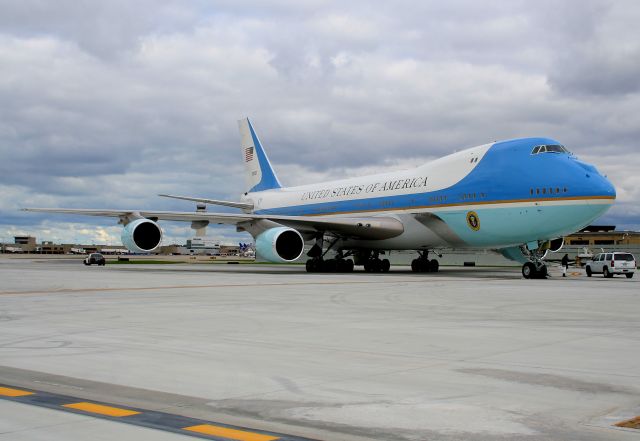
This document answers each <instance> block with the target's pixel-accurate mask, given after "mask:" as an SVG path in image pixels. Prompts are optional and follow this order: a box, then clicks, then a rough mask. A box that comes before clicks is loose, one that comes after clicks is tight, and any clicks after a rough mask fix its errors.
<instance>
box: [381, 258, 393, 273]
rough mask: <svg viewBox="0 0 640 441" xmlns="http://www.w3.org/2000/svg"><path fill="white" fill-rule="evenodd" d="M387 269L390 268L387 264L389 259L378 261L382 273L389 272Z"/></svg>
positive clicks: (389, 263) (389, 264)
mask: <svg viewBox="0 0 640 441" xmlns="http://www.w3.org/2000/svg"><path fill="white" fill-rule="evenodd" d="M389 268H391V262H389V259H382V260H381V261H380V270H381V271H382V272H383V273H388V272H389Z"/></svg>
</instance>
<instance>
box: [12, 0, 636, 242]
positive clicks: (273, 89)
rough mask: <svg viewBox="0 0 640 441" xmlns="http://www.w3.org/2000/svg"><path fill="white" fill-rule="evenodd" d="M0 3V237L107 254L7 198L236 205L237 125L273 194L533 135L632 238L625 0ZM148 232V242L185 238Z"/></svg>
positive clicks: (86, 235) (107, 231) (85, 228)
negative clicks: (560, 151)
mask: <svg viewBox="0 0 640 441" xmlns="http://www.w3.org/2000/svg"><path fill="white" fill-rule="evenodd" d="M345 4H346V6H345ZM0 10H1V11H2V13H1V14H0V158H1V161H0V240H3V241H11V240H12V236H13V235H14V234H19V233H21V234H23V233H30V234H34V235H36V236H37V238H38V240H56V241H64V242H71V241H78V242H80V241H82V242H95V243H105V242H108V243H113V244H116V243H119V235H120V227H118V226H117V225H115V221H114V220H113V219H93V218H88V219H87V218H82V217H77V218H71V219H69V218H68V217H64V216H61V215H38V214H30V213H23V212H20V211H18V209H19V208H20V207H24V206H37V207H78V208H140V209H158V210H193V208H194V207H193V204H191V203H189V202H184V201H172V200H167V199H164V198H158V197H157V196H156V195H157V194H158V193H162V192H170V193H175V194H187V195H194V196H202V197H212V198H224V199H236V198H237V197H238V194H239V192H240V191H241V189H242V182H243V178H242V171H241V167H242V163H241V154H240V151H239V136H238V130H237V122H236V121H237V120H238V119H240V118H242V117H244V116H249V117H250V118H251V119H252V122H253V124H254V127H255V128H256V131H257V132H258V134H259V136H260V138H261V140H262V142H263V144H264V145H265V146H266V148H267V149H268V152H269V155H270V158H271V161H272V162H273V164H274V167H275V168H276V171H277V172H278V175H279V178H280V180H281V181H282V183H283V184H284V185H294V184H302V183H310V182H314V181H320V180H324V179H329V178H331V179H333V178H340V177H343V176H345V175H352V174H365V173H369V172H374V171H375V172H378V171H384V170H387V169H389V168H396V169H397V168H403V167H408V166H412V165H415V164H417V163H420V162H425V161H428V160H430V159H433V158H435V157H438V156H442V155H445V154H448V153H451V152H453V151H454V150H457V149H462V148H466V147H471V146H475V145H479V144H484V143H486V142H488V141H492V140H500V139H508V138H513V137H523V136H548V137H552V138H555V139H558V140H560V141H561V142H562V143H564V144H565V145H566V146H567V147H568V148H569V149H570V150H572V151H573V152H574V153H576V154H577V156H578V157H580V158H581V159H583V160H586V161H588V162H592V163H594V164H595V165H596V166H597V167H598V168H599V169H600V170H601V171H602V172H603V173H605V174H607V175H608V176H609V178H610V179H611V180H612V181H613V183H614V184H615V186H616V188H617V191H618V199H617V202H616V204H615V206H614V207H613V208H612V209H611V210H610V211H609V213H608V214H607V215H605V217H604V218H602V219H600V220H599V222H601V223H607V224H615V225H617V226H618V227H619V228H627V229H640V202H639V199H640V190H639V184H640V177H639V173H638V170H640V159H639V154H638V153H639V150H640V149H639V148H638V142H640V141H639V140H640V26H639V23H640V2H638V1H637V0H627V1H624V0H616V1H600V0H598V1H595V0H594V1H590V0H576V1H558V0H554V1H551V0H538V1H536V2H531V1H524V0H523V1H517V0H505V1H484V2H479V1H474V0H466V1H463V0H460V1H451V0H450V1H447V2H442V1H411V2H409V1H407V2H403V1H394V2H388V3H387V5H386V6H385V5H384V4H382V2H370V3H367V2H363V1H358V0H355V1H351V2H344V1H335V2H331V1H322V2H321V1H313V0H312V1H303V2H300V1H292V0H278V1H273V2H262V1H255V2H254V1H245V2H237V1H204V0H203V1H183V0H175V1H172V0H167V1H160V0H158V1H151V0H138V1H134V2H132V1H128V0H127V1H125V0H105V1H90V0H57V1H51V2H43V1H40V0H13V1H11V0H9V1H7V0H0ZM69 220H71V222H69ZM164 226H165V227H166V234H167V238H168V240H166V241H165V242H174V241H177V242H183V241H184V239H185V238H187V237H191V236H192V235H193V230H190V229H189V227H188V224H185V223H164ZM210 234H212V235H214V236H217V237H220V238H221V239H222V240H223V241H227V242H233V241H237V240H238V239H240V240H242V239H244V240H247V239H248V238H249V237H248V236H243V235H237V234H235V233H234V232H233V229H230V228H226V229H220V230H216V231H215V232H214V231H213V230H212V229H210Z"/></svg>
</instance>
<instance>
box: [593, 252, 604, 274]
mask: <svg viewBox="0 0 640 441" xmlns="http://www.w3.org/2000/svg"><path fill="white" fill-rule="evenodd" d="M603 258H604V254H598V255H597V256H596V257H594V258H593V261H592V262H591V272H592V273H601V272H602V259H603Z"/></svg>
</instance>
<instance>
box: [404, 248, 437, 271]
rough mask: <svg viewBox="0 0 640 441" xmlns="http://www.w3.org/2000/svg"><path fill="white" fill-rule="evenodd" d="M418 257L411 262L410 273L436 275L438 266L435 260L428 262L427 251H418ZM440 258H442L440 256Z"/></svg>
mask: <svg viewBox="0 0 640 441" xmlns="http://www.w3.org/2000/svg"><path fill="white" fill-rule="evenodd" d="M418 254H419V255H420V257H418V258H417V259H413V261H412V262H411V271H413V272H414V273H437V272H438V270H439V269H440V264H439V263H438V261H437V260H436V259H431V260H429V251H418ZM440 257H442V256H440Z"/></svg>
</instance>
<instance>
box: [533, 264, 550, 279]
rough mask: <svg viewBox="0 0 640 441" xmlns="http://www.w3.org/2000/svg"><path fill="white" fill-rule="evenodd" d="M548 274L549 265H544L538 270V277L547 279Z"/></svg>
mask: <svg viewBox="0 0 640 441" xmlns="http://www.w3.org/2000/svg"><path fill="white" fill-rule="evenodd" d="M548 274H549V273H548V271H547V265H542V266H541V267H540V269H539V270H538V271H537V274H536V279H546V278H547V275H548Z"/></svg>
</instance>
